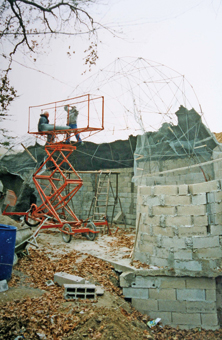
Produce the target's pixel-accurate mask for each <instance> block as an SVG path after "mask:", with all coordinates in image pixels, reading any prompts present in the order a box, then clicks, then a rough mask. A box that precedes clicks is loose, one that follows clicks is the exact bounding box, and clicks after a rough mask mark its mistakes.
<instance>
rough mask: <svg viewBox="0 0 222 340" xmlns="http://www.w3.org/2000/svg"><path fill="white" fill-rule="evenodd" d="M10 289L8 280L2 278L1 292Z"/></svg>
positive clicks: (0, 282) (0, 283)
mask: <svg viewBox="0 0 222 340" xmlns="http://www.w3.org/2000/svg"><path fill="white" fill-rule="evenodd" d="M7 290H8V284H7V281H6V280H1V281H0V293H1V292H6V291H7Z"/></svg>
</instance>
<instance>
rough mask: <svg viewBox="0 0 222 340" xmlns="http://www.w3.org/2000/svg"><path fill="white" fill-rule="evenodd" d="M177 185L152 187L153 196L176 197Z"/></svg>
mask: <svg viewBox="0 0 222 340" xmlns="http://www.w3.org/2000/svg"><path fill="white" fill-rule="evenodd" d="M177 190H178V189H177V185H157V186H155V187H154V195H177Z"/></svg>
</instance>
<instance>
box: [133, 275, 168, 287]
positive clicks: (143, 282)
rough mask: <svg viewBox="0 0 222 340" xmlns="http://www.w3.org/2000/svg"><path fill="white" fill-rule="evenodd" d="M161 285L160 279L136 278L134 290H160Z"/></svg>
mask: <svg viewBox="0 0 222 340" xmlns="http://www.w3.org/2000/svg"><path fill="white" fill-rule="evenodd" d="M160 284H161V279H160V278H159V277H153V276H140V275H137V276H136V277H135V281H134V283H132V287H134V288H159V287H160Z"/></svg>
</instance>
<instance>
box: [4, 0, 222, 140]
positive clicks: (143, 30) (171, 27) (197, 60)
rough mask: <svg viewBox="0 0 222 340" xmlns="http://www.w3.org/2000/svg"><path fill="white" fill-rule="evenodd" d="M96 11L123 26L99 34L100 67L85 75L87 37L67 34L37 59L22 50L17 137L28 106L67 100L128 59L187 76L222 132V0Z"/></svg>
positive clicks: (114, 3) (147, 0)
mask: <svg viewBox="0 0 222 340" xmlns="http://www.w3.org/2000/svg"><path fill="white" fill-rule="evenodd" d="M92 10H93V12H92V15H95V17H96V20H97V21H98V22H100V23H102V24H103V25H105V26H107V27H109V28H111V29H113V30H115V31H116V36H113V35H112V34H110V33H109V32H108V31H105V30H102V29H100V30H99V31H98V37H99V41H101V43H100V44H99V47H98V54H99V59H98V61H97V66H96V67H94V68H93V70H92V71H91V72H86V73H85V74H84V76H83V75H81V74H82V72H83V71H84V70H85V66H84V65H83V60H82V58H83V51H84V50H85V49H86V48H87V46H88V42H87V41H86V39H84V37H78V38H76V37H72V38H70V40H68V38H67V37H62V38H58V39H56V40H55V41H53V42H51V43H50V45H48V44H46V45H45V50H44V52H45V53H43V54H42V55H41V56H40V57H38V58H37V61H36V62H35V63H34V62H33V61H31V60H30V58H28V55H23V54H22V53H20V52H19V53H18V54H17V55H16V56H15V58H14V59H15V62H14V63H13V71H12V74H11V79H12V83H13V85H14V86H15V87H16V88H17V90H18V94H19V95H20V97H19V98H18V99H17V100H16V101H15V102H14V103H13V104H12V105H11V107H10V110H9V113H10V114H12V115H13V120H12V121H11V122H10V123H7V127H8V128H10V129H11V130H13V131H14V133H15V134H17V135H24V134H26V132H27V126H28V108H29V106H33V105H38V104H43V103H47V102H52V101H57V100H61V99H65V98H68V97H70V96H71V95H72V93H73V91H74V89H75V88H76V86H77V85H78V84H79V83H80V82H81V81H82V80H84V79H85V78H87V77H89V76H90V75H91V74H92V73H96V72H97V71H98V70H100V69H103V68H106V65H109V64H110V63H113V62H114V60H115V59H116V58H124V57H126V56H129V57H135V58H139V57H141V58H144V59H147V60H152V61H155V62H158V63H161V64H164V65H166V66H167V67H170V68H172V69H174V70H175V71H177V72H179V73H180V74H182V75H184V76H185V77H186V79H187V80H188V81H189V82H190V84H191V85H192V86H193V88H194V91H195V93H196V95H197V97H198V99H199V102H200V104H201V107H202V111H203V113H204V117H205V121H206V123H207V125H208V127H209V128H210V129H211V131H213V132H221V131H222V119H221V113H222V93H221V92H222V62H221V60H222V4H221V0H202V1H201V0H186V1H184V0H137V1H135V0H134V1H133V0H109V1H108V0H106V1H104V2H103V1H102V0H100V2H99V3H98V4H97V5H93V7H92ZM67 46H71V48H70V51H75V54H73V55H72V58H68V57H67ZM16 61H17V62H19V63H20V64H23V65H25V66H26V67H24V66H22V65H20V64H18V63H16ZM27 67H28V68H27ZM30 68H33V69H30ZM34 69H35V70H34ZM36 70H39V71H41V72H37V71H36ZM79 94H80V93H79ZM105 114H106V112H105ZM105 128H106V126H105ZM116 128H117V129H118V122H116Z"/></svg>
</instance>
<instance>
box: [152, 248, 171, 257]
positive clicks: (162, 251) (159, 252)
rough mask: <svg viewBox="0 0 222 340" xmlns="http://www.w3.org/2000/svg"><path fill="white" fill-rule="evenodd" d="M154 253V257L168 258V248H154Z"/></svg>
mask: <svg viewBox="0 0 222 340" xmlns="http://www.w3.org/2000/svg"><path fill="white" fill-rule="evenodd" d="M155 251H156V253H155V256H156V257H160V258H162V259H168V257H169V249H166V248H158V247H157V248H156V249H155Z"/></svg>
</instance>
